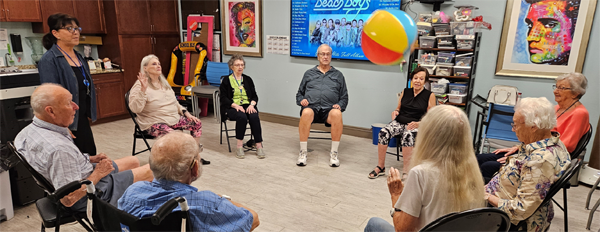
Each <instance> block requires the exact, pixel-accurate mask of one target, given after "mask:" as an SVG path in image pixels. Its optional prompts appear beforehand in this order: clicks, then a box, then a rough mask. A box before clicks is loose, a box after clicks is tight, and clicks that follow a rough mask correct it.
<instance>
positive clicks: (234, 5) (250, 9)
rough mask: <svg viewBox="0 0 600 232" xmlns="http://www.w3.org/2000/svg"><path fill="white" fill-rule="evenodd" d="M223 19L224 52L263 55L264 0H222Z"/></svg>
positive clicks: (254, 55)
mask: <svg viewBox="0 0 600 232" xmlns="http://www.w3.org/2000/svg"><path fill="white" fill-rule="evenodd" d="M234 14H238V15H240V16H242V17H243V20H248V21H247V22H246V23H242V22H238V21H237V20H238V18H239V17H235V16H233V15H234ZM221 20H222V23H221V31H222V33H223V34H222V47H223V54H226V55H233V54H241V55H243V56H252V57H263V52H262V48H263V43H262V40H263V36H262V35H263V30H262V25H263V24H262V0H221Z"/></svg>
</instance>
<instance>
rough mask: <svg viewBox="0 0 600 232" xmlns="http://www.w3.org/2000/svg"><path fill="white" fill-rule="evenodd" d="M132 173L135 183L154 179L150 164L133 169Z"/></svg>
mask: <svg viewBox="0 0 600 232" xmlns="http://www.w3.org/2000/svg"><path fill="white" fill-rule="evenodd" d="M131 172H132V173H133V182H138V181H152V179H154V175H153V174H152V170H150V164H146V165H144V166H141V167H137V168H134V169H131Z"/></svg>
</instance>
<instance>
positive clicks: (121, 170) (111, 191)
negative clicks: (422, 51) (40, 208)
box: [15, 84, 152, 212]
mask: <svg viewBox="0 0 600 232" xmlns="http://www.w3.org/2000/svg"><path fill="white" fill-rule="evenodd" d="M31 108H33V112H34V114H35V117H34V118H33V122H32V123H31V124H29V125H28V126H27V127H25V128H23V130H21V132H19V134H18V135H17V137H16V138H15V147H16V148H17V150H18V151H19V152H21V154H23V156H24V157H25V159H26V160H27V162H28V163H29V164H30V165H31V166H32V167H33V168H34V169H35V170H36V171H38V172H39V173H40V174H42V176H44V177H46V179H48V180H49V181H50V183H52V185H53V186H54V188H56V189H58V188H60V187H62V186H64V185H66V184H68V183H71V182H73V181H78V180H82V179H88V180H90V181H92V182H93V183H94V185H95V186H96V189H97V192H99V193H100V194H101V195H100V198H101V199H102V200H105V201H107V202H109V203H111V204H112V205H115V206H116V205H117V200H118V199H119V198H120V197H121V195H122V194H123V192H125V189H127V187H129V185H131V184H132V183H133V182H136V181H140V180H152V172H151V171H150V167H149V166H148V165H144V166H142V167H140V161H139V160H138V159H137V158H136V157H134V156H129V157H126V158H122V159H118V160H114V161H111V160H110V159H109V158H108V157H107V156H106V154H103V153H100V154H98V155H95V156H89V155H88V154H84V153H81V151H79V149H78V148H77V146H75V144H74V143H73V138H72V134H71V133H70V131H69V128H68V127H69V125H71V123H73V119H74V118H75V112H76V111H77V110H78V109H79V107H78V106H77V104H75V103H74V102H73V101H72V96H71V93H69V91H68V90H66V89H65V88H63V87H62V86H60V85H56V84H43V85H42V86H40V87H39V88H37V89H36V90H35V91H34V92H33V94H32V95H31ZM85 194H86V191H85V186H83V187H81V188H80V189H78V190H76V191H74V192H72V193H71V194H69V195H67V196H65V197H63V198H62V199H61V202H62V204H63V205H64V206H66V207H71V209H72V210H74V211H79V212H84V211H85V209H86V207H87V204H86V198H85V197H84V196H85Z"/></svg>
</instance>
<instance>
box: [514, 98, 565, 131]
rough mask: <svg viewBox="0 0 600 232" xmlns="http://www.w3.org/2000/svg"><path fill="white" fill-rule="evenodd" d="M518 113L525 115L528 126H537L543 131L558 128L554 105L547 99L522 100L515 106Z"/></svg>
mask: <svg viewBox="0 0 600 232" xmlns="http://www.w3.org/2000/svg"><path fill="white" fill-rule="evenodd" d="M516 112H519V113H520V114H521V115H523V117H524V118H525V125H527V126H536V127H537V128H539V129H542V130H551V129H552V128H554V127H555V126H556V114H555V112H554V105H553V104H552V103H550V101H548V99H546V98H545V97H539V98H533V97H526V98H523V99H521V100H520V101H519V103H517V105H516V106H515V113H516Z"/></svg>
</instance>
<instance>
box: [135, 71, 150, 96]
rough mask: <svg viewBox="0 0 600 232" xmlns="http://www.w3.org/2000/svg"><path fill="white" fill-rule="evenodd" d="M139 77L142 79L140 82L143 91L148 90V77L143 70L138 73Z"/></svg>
mask: <svg viewBox="0 0 600 232" xmlns="http://www.w3.org/2000/svg"><path fill="white" fill-rule="evenodd" d="M137 78H138V80H139V81H140V84H142V92H146V89H148V78H147V77H146V75H145V74H143V73H141V72H140V73H138V76H137Z"/></svg>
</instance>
